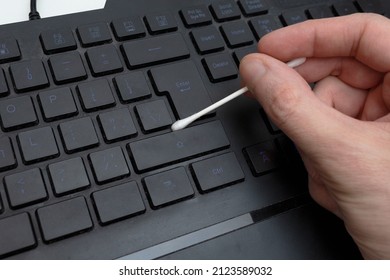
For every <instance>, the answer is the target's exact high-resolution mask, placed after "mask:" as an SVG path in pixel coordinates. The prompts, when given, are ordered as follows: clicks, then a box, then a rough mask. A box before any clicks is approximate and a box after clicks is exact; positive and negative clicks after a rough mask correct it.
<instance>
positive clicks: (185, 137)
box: [129, 121, 230, 172]
mask: <svg viewBox="0 0 390 280" xmlns="http://www.w3.org/2000/svg"><path fill="white" fill-rule="evenodd" d="M229 145H230V144H229V140H228V139H227V136H226V134H225V131H224V129H223V127H222V125H221V123H220V122H219V121H213V122H209V123H205V124H201V125H197V126H192V127H189V128H187V129H184V130H180V131H175V132H171V133H167V134H162V135H158V136H155V137H151V138H148V139H143V140H140V141H136V142H132V143H130V144H129V148H130V150H131V153H132V158H133V160H134V162H135V165H136V167H137V170H138V171H142V172H143V171H147V170H150V169H153V168H157V167H161V166H164V165H166V164H169V163H174V162H179V161H183V160H186V159H188V158H191V157H196V156H200V155H202V154H207V153H210V152H213V151H217V150H221V149H224V148H227V147H228V146H229Z"/></svg>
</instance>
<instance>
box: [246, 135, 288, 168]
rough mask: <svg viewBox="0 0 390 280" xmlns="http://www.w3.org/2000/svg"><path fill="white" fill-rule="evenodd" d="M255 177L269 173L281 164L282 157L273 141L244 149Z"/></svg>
mask: <svg viewBox="0 0 390 280" xmlns="http://www.w3.org/2000/svg"><path fill="white" fill-rule="evenodd" d="M244 151H245V154H246V156H247V157H248V159H249V163H250V167H251V170H252V173H253V175H255V176H259V175H263V174H266V173H269V172H271V171H273V170H275V169H276V168H278V167H279V166H280V164H281V155H280V152H279V150H278V149H277V147H276V145H275V143H274V142H273V141H267V142H263V143H259V144H257V145H254V146H251V147H248V148H245V149H244Z"/></svg>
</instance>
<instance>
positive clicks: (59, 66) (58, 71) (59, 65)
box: [49, 52, 87, 84]
mask: <svg viewBox="0 0 390 280" xmlns="http://www.w3.org/2000/svg"><path fill="white" fill-rule="evenodd" d="M49 65H50V68H51V71H52V73H53V76H54V81H55V82H56V83H57V84H64V83H70V82H74V81H80V80H84V79H85V78H87V72H85V68H84V64H83V61H82V60H81V57H80V54H79V53H78V52H68V53H64V54H58V55H55V56H52V57H51V58H50V59H49Z"/></svg>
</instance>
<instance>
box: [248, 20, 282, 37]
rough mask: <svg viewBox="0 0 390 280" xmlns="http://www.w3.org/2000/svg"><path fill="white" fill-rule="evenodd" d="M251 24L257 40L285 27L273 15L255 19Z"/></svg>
mask: <svg viewBox="0 0 390 280" xmlns="http://www.w3.org/2000/svg"><path fill="white" fill-rule="evenodd" d="M249 24H250V26H251V28H252V30H253V32H254V34H255V36H256V39H257V40H260V39H261V37H263V36H264V35H266V34H268V33H270V32H272V31H274V30H276V29H279V28H282V27H283V25H282V23H281V22H280V21H279V20H278V19H277V18H275V17H274V16H271V15H266V16H259V17H256V18H253V19H251V20H250V21H249Z"/></svg>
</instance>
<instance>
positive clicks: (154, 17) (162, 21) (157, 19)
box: [145, 13, 177, 34]
mask: <svg viewBox="0 0 390 280" xmlns="http://www.w3.org/2000/svg"><path fill="white" fill-rule="evenodd" d="M145 23H146V26H147V27H148V29H149V32H150V33H151V34H159V33H165V32H171V31H175V30H177V23H176V20H175V18H174V17H173V16H172V14H171V13H154V14H149V15H146V16H145Z"/></svg>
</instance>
